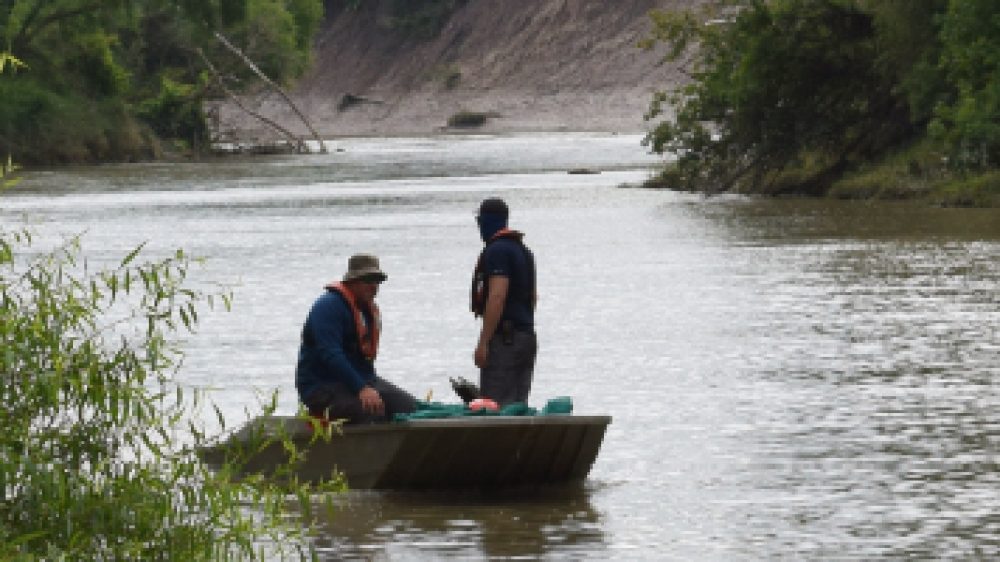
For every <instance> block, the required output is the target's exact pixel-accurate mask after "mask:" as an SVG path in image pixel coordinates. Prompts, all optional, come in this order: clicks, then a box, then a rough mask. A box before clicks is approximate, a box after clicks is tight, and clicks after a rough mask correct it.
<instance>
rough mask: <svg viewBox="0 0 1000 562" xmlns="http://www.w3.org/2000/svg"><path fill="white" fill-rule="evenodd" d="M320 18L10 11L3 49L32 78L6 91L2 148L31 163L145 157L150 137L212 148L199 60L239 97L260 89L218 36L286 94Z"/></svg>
mask: <svg viewBox="0 0 1000 562" xmlns="http://www.w3.org/2000/svg"><path fill="white" fill-rule="evenodd" d="M322 15H323V3H322V0H197V1H196V0H112V1H107V0H0V44H6V45H9V46H10V47H9V48H10V49H12V50H13V52H17V53H18V54H19V56H20V57H21V59H22V60H24V61H25V62H26V63H27V64H28V65H30V66H31V68H32V69H33V72H32V74H31V77H30V78H29V79H26V80H19V81H18V82H17V83H6V84H0V98H3V99H4V100H6V101H7V103H6V104H5V105H4V107H3V108H0V149H7V150H9V151H11V152H13V153H14V157H15V158H17V159H19V160H22V161H25V162H28V163H31V162H37V161H60V160H107V159H123V158H144V157H148V156H150V155H151V154H152V151H154V150H155V148H156V142H155V138H154V137H153V136H151V135H150V134H149V131H153V132H154V133H156V135H158V136H160V137H166V138H168V139H174V140H178V141H181V142H182V143H183V144H184V145H185V146H188V147H197V146H199V145H203V144H204V143H205V141H206V140H207V139H206V137H207V129H206V123H205V116H204V114H203V113H202V106H203V102H204V100H205V99H206V96H209V95H211V91H210V89H209V80H208V79H207V78H206V77H205V66H204V63H203V61H202V59H201V57H200V55H199V51H201V52H204V53H206V54H207V56H208V57H209V58H210V59H211V60H212V61H213V62H214V65H215V66H216V67H217V68H218V69H220V71H221V72H223V73H224V74H225V75H226V76H227V79H228V80H229V81H230V83H229V87H230V89H234V90H239V89H241V88H247V87H250V86H251V85H252V84H253V82H251V81H250V80H249V78H250V77H251V76H252V73H251V72H250V71H249V70H248V69H247V68H246V67H245V65H244V64H243V62H242V61H241V60H239V59H238V58H237V57H235V56H234V55H233V54H232V53H230V52H229V51H227V50H226V49H225V48H223V47H222V46H221V45H220V44H219V42H218V41H217V40H216V39H215V35H214V34H215V33H222V34H223V35H225V36H226V37H228V38H229V39H230V40H231V41H233V42H234V43H235V44H237V46H239V47H240V49H241V50H242V51H243V52H244V53H246V54H247V55H248V56H249V57H250V58H251V59H253V60H255V61H258V62H259V66H260V67H261V68H262V69H264V70H265V72H268V73H269V75H270V76H271V78H272V79H274V80H275V81H277V82H286V83H287V82H288V81H289V80H291V79H293V78H294V77H295V76H297V75H299V74H301V72H302V71H303V70H304V69H305V68H306V67H307V65H308V63H309V61H310V53H311V44H312V37H313V35H314V34H315V31H316V29H317V28H318V25H319V22H320V21H321V19H322ZM13 138H17V139H18V142H17V143H14V142H12V141H11V139H13Z"/></svg>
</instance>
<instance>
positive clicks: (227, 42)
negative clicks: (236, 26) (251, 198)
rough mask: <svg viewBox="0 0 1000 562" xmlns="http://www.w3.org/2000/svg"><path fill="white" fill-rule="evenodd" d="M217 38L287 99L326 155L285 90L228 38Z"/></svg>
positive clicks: (310, 126)
mask: <svg viewBox="0 0 1000 562" xmlns="http://www.w3.org/2000/svg"><path fill="white" fill-rule="evenodd" d="M215 38H216V39H218V40H219V42H220V43H222V44H223V45H225V46H226V48H227V49H229V50H230V51H232V52H233V53H234V54H236V56H238V57H240V58H241V59H243V62H244V63H246V65H247V66H248V67H249V68H250V70H252V71H253V72H254V74H256V75H257V76H259V77H260V79H261V80H263V81H264V83H266V84H267V85H268V86H270V87H271V89H273V90H274V91H276V92H278V93H279V94H281V97H283V98H285V101H286V102H288V105H289V107H291V108H292V111H294V112H295V114H296V115H298V116H299V119H302V122H303V123H305V125H306V128H307V129H309V132H310V133H312V136H313V139H314V140H315V141H316V142H317V143H319V151H320V152H322V153H324V154H325V153H326V144H324V143H323V140H322V139H320V137H319V133H317V132H316V129H314V128H313V126H312V125H311V124H310V123H309V120H308V119H306V116H305V115H303V114H302V112H301V111H299V108H298V106H296V105H295V102H293V101H292V98H291V97H289V95H288V94H287V93H286V92H285V90H284V89H282V88H281V86H278V85H277V84H275V83H274V81H272V80H271V79H270V78H268V77H267V76H266V75H265V74H264V73H263V72H261V70H260V69H259V68H257V65H256V64H254V62H253V61H252V60H250V57H248V56H246V55H245V54H243V51H241V50H240V49H238V48H237V47H236V46H235V45H233V44H232V43H230V42H229V40H228V39H226V37H225V36H224V35H222V34H221V33H219V32H218V31H216V32H215Z"/></svg>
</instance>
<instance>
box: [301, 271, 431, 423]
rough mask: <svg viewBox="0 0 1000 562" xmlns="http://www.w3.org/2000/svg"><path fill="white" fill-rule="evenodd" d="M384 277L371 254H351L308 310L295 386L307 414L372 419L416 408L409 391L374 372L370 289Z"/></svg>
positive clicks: (375, 315)
mask: <svg viewBox="0 0 1000 562" xmlns="http://www.w3.org/2000/svg"><path fill="white" fill-rule="evenodd" d="M387 278H388V276H387V275H386V274H385V273H383V272H382V270H381V269H379V263H378V258H376V257H375V256H372V255H368V254H357V255H354V256H351V258H350V260H349V261H348V265H347V273H345V274H344V278H343V281H342V282H340V283H330V284H329V285H327V286H326V291H325V292H324V293H323V294H322V295H321V296H320V297H319V298H318V299H316V302H315V303H314V304H313V306H312V309H311V310H310V311H309V316H308V317H307V318H306V321H305V325H304V326H303V327H302V343H301V345H300V347H299V361H298V365H297V367H296V369H295V388H296V389H297V390H298V393H299V399H300V400H301V401H302V403H303V404H305V406H306V408H308V409H309V414H310V415H312V416H316V417H321V418H326V419H331V420H332V419H346V420H347V423H374V422H384V421H389V420H391V419H392V416H393V414H397V413H410V412H413V411H414V410H415V409H416V400H415V399H414V398H413V396H412V395H410V394H409V393H408V392H406V391H405V390H402V389H400V388H398V387H397V386H395V385H393V384H392V383H390V382H389V381H387V380H385V379H383V378H381V377H379V376H378V375H376V374H375V355H376V353H377V352H378V338H379V330H380V328H381V322H380V318H379V311H378V307H377V306H376V305H375V294H376V293H378V287H379V284H380V283H382V282H383V281H385V280H386V279H387Z"/></svg>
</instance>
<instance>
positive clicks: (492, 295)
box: [475, 275, 510, 369]
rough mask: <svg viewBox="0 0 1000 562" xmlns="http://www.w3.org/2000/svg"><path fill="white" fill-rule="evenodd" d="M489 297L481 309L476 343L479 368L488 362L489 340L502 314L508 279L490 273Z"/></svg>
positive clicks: (476, 358)
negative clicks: (481, 316) (481, 317)
mask: <svg viewBox="0 0 1000 562" xmlns="http://www.w3.org/2000/svg"><path fill="white" fill-rule="evenodd" d="M489 284H490V288H489V297H488V298H487V299H486V307H485V309H484V310H483V327H482V329H481V330H480V331H479V343H478V344H477V345H476V353H475V361H476V366H477V367H479V368H480V369H482V368H485V367H486V365H487V364H488V362H489V349H490V340H491V339H492V338H493V334H495V333H496V331H497V326H499V325H500V318H501V317H502V316H503V305H504V302H506V300H507V290H508V289H509V288H510V279H508V278H507V277H504V276H503V275H492V276H490V279H489Z"/></svg>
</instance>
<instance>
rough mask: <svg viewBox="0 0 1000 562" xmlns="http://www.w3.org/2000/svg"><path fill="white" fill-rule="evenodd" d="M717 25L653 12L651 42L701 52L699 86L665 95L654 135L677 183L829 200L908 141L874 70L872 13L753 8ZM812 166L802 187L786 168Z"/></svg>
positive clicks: (898, 99) (740, 7)
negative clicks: (830, 190)
mask: <svg viewBox="0 0 1000 562" xmlns="http://www.w3.org/2000/svg"><path fill="white" fill-rule="evenodd" d="M729 4H730V5H729V6H728V10H725V11H722V12H718V13H715V14H714V16H713V19H708V20H707V23H706V20H705V19H704V18H697V17H695V16H693V15H692V14H680V15H679V14H670V13H658V14H655V15H654V23H655V33H654V36H653V38H652V40H651V41H650V42H649V43H648V44H652V43H655V42H657V41H665V42H667V43H669V44H670V45H671V47H672V50H671V52H670V54H669V55H668V57H670V58H672V59H674V60H678V59H679V58H680V57H682V56H688V55H690V53H691V49H696V54H695V56H694V59H693V64H692V68H691V78H692V80H691V82H690V83H688V84H687V85H685V86H684V87H682V88H681V89H680V90H679V91H677V92H674V93H673V94H661V95H659V96H658V97H657V98H656V99H654V102H653V104H652V107H651V110H650V113H649V117H650V118H657V117H662V116H663V115H664V110H665V109H666V106H665V104H666V103H668V102H669V103H670V104H672V105H673V106H674V107H675V110H676V113H675V114H674V115H673V116H670V117H667V118H666V119H665V120H663V121H662V122H661V123H659V124H658V125H657V126H656V127H655V128H654V129H653V130H652V132H651V133H650V134H649V136H648V137H647V142H649V143H650V145H651V146H652V148H653V150H654V151H656V152H659V153H664V152H667V153H673V154H676V155H677V162H676V166H675V168H674V169H673V172H672V180H673V181H674V182H676V183H677V184H678V186H680V187H684V188H688V189H698V190H705V191H728V190H737V191H748V192H781V191H784V190H787V189H794V190H796V191H799V192H806V193H822V192H823V191H824V190H825V189H826V188H827V186H828V185H829V183H830V180H831V179H832V178H835V177H837V175H838V174H840V173H842V172H843V171H844V170H845V169H847V168H848V167H849V166H851V165H852V164H854V163H856V162H858V161H863V160H865V159H868V158H871V157H872V156H873V155H874V154H878V153H879V152H880V151H882V150H884V149H885V148H886V147H888V146H893V145H895V144H898V143H899V142H901V140H902V139H903V138H906V137H907V136H908V135H910V134H912V127H911V125H912V122H911V119H910V115H909V112H908V106H907V103H906V99H905V97H904V96H903V95H901V94H900V92H899V91H898V89H897V88H896V87H895V85H896V84H895V81H894V80H893V79H892V77H891V76H889V75H887V73H886V72H885V71H884V69H883V68H882V67H881V66H880V65H879V64H878V61H879V57H878V55H879V49H878V46H879V43H878V37H877V35H876V26H875V19H874V17H873V15H872V14H871V13H870V12H868V11H866V10H864V9H862V7H861V6H860V5H859V4H858V3H857V2H854V1H851V0H774V1H764V0H747V1H740V2H731V3H729ZM793 167H794V168H798V169H804V170H807V174H806V175H805V176H804V177H800V178H798V181H797V182H796V183H795V184H794V185H788V184H786V183H782V181H781V180H782V177H783V176H782V173H783V172H785V171H786V170H788V169H789V168H793Z"/></svg>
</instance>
